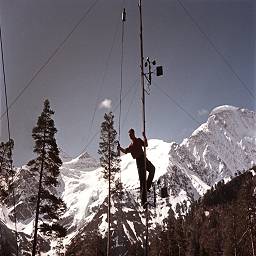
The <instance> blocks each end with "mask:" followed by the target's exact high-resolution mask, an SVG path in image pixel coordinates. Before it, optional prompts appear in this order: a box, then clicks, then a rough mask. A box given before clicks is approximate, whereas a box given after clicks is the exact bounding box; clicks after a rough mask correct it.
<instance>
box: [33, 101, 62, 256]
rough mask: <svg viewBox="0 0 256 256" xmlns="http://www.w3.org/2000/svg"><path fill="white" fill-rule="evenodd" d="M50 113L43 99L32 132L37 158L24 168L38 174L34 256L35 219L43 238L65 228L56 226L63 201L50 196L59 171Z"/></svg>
mask: <svg viewBox="0 0 256 256" xmlns="http://www.w3.org/2000/svg"><path fill="white" fill-rule="evenodd" d="M53 114H54V111H53V110H51V108H50V103H49V100H45V102H44V108H43V112H42V113H41V115H40V116H39V118H38V121H37V125H36V126H35V127H34V128H33V131H32V137H33V139H34V141H35V146H34V152H35V153H36V155H37V157H36V158H35V159H33V160H31V161H30V162H29V163H28V166H30V167H31V170H32V171H33V173H34V174H35V176H37V177H38V173H39V184H38V193H37V197H36V217H35V228H34V241H33V251H32V256H34V255H35V254H36V245H37V231H38V221H39V217H40V220H41V221H42V223H41V224H40V231H41V232H42V233H43V234H44V235H46V236H54V237H64V236H65V235H66V229H65V228H64V227H62V226H61V225H60V224H59V220H60V217H61V215H62V214H63V213H64V211H65V209H66V206H65V203H64V202H63V200H62V199H61V198H59V197H58V196H57V195H56V193H54V191H56V190H55V189H54V187H56V186H57V185H58V176H59V174H60V171H59V168H60V166H61V165H62V161H61V159H60V157H59V149H58V146H57V143H56V139H55V134H56V132H57V129H56V128H55V125H54V120H53V119H52V115H53Z"/></svg>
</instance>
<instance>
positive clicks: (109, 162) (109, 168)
mask: <svg viewBox="0 0 256 256" xmlns="http://www.w3.org/2000/svg"><path fill="white" fill-rule="evenodd" d="M110 149H111V148H110V130H109V131H108V241H107V256H110V246H111V245H110V192H111V190H110V182H111V177H110V175H111V159H110V157H111V153H110Z"/></svg>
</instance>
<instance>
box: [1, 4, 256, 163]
mask: <svg viewBox="0 0 256 256" xmlns="http://www.w3.org/2000/svg"><path fill="white" fill-rule="evenodd" d="M254 2H255V0H209V1H207V0H157V1H153V0H147V1H143V21H144V55H145V57H146V56H150V58H152V60H153V59H156V61H157V63H158V64H159V65H163V68H164V76H163V77H153V82H154V84H152V86H151V88H150V95H147V97H146V106H147V108H146V120H147V123H146V130H147V135H148V138H158V139H163V140H165V141H176V142H181V140H182V138H184V137H187V136H189V135H190V134H191V132H192V131H193V130H194V129H196V128H197V127H198V126H199V124H200V123H203V122H205V121H206V120H207V115H208V112H209V111H210V110H211V109H212V108H214V107H216V106H219V105H223V104H230V105H234V106H238V107H245V108H248V109H251V110H255V99H256V98H255V72H254V71H255V54H256V52H255V15H256V9H255V3H254ZM123 7H125V8H126V12H127V21H126V23H125V33H124V64H123V96H124V99H123V102H122V115H121V124H122V126H121V127H122V129H121V144H123V145H124V146H125V145H127V144H128V143H129V139H128V136H127V131H128V129H129V128H131V127H133V128H135V130H136V131H137V134H138V135H140V134H141V130H142V128H141V127H142V121H141V119H142V114H141V89H140V68H139V65H140V59H139V56H140V52H139V12H138V1H137V0H133V1H123V0H108V1H103V0H98V1H95V0H90V1H87V0H54V1H52V0H36V1H35V0H8V1H7V0H0V22H1V27H2V35H3V46H4V56H5V69H6V80H7V87H8V100H9V103H10V104H11V103H12V102H13V101H14V100H15V98H16V97H17V95H19V94H20V92H21V91H22V90H23V88H25V87H26V86H27V85H28V83H29V82H30V80H31V79H32V78H33V76H34V75H35V74H36V72H38V71H39V70H40V69H41V68H42V67H43V65H44V64H45V63H46V62H47V60H48V59H49V57H51V56H52V55H53V53H54V52H55V51H56V49H58V51H57V52H55V53H56V54H55V55H54V57H53V58H51V59H50V61H48V62H47V65H46V66H44V68H43V69H42V70H41V71H40V72H39V73H38V75H37V76H36V77H35V79H33V81H32V82H31V83H29V86H28V87H27V88H26V90H25V91H24V92H23V93H22V94H21V96H20V97H19V98H18V100H17V101H16V102H15V103H14V104H13V105H12V107H11V108H10V118H11V134H12V137H13V138H14V139H15V151H14V161H15V163H16V165H19V164H21V163H22V164H24V163H26V162H27V161H28V160H29V159H31V157H32V156H31V152H32V150H33V141H32V137H31V131H32V128H33V126H35V124H36V121H37V117H38V115H39V114H40V113H41V111H42V107H43V100H44V99H45V98H49V100H50V103H51V106H52V108H53V110H54V111H55V115H54V120H55V123H56V126H57V129H58V134H57V139H58V144H59V146H60V147H61V148H63V150H64V151H66V152H67V153H68V154H70V155H71V156H76V155H77V154H79V153H81V151H82V150H83V148H84V147H85V146H86V145H88V144H89V145H88V147H87V149H86V150H87V151H88V152H89V153H91V154H92V155H94V156H96V157H97V148H98V138H99V134H98V132H99V129H100V124H101V122H102V121H103V115H104V113H105V112H108V111H109V110H112V111H114V114H115V121H116V129H117V130H118V118H119V107H118V104H119V94H120V63H121V60H120V59H121V25H122V23H121V11H122V9H123ZM82 17H84V19H83V20H81V18H82ZM79 21H81V22H80V23H79V25H78V26H77V27H76V28H75V26H76V25H77V24H78V22H79ZM74 28H75V30H74ZM72 31H73V32H72ZM71 32H72V34H70V33H71ZM68 35H69V37H68V38H67V36H68ZM65 39H67V40H65ZM64 40H65V41H64ZM0 78H1V94H2V104H1V113H3V112H4V110H5V109H4V105H3V79H2V72H1V77H0ZM246 87H247V89H246ZM103 101H104V102H103ZM109 107H110V108H109ZM95 110H96V111H95ZM94 112H95V115H94ZM93 117H94V118H93ZM92 120H93V122H92ZM6 126H7V124H6V118H5V117H3V118H1V128H2V129H1V141H6V140H7V136H6ZM92 137H94V139H93V140H91V138H92Z"/></svg>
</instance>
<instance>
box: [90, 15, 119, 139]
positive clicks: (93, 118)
mask: <svg viewBox="0 0 256 256" xmlns="http://www.w3.org/2000/svg"><path fill="white" fill-rule="evenodd" d="M118 27H119V17H118V20H117V23H116V29H115V33H114V36H113V41H112V44H111V47H110V50H109V53H108V56H107V60H106V63H105V68H104V71H103V76H102V81H101V84H100V86H99V89H98V93H97V97H96V100H95V105H94V110H93V114H92V119H91V121H90V125H89V132H88V137H87V143H88V141H89V138H90V134H91V131H92V126H93V123H94V120H95V115H96V111H97V108H98V102H99V98H100V93H101V91H102V87H103V85H104V83H105V78H106V74H107V69H108V66H109V60H110V57H111V55H112V52H113V49H114V44H115V42H116V37H117V32H118Z"/></svg>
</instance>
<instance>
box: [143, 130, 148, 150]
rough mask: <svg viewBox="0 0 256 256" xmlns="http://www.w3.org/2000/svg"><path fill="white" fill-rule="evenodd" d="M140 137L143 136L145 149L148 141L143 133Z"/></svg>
mask: <svg viewBox="0 0 256 256" xmlns="http://www.w3.org/2000/svg"><path fill="white" fill-rule="evenodd" d="M142 136H143V139H144V145H145V147H147V146H148V139H147V137H146V134H145V132H142Z"/></svg>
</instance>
